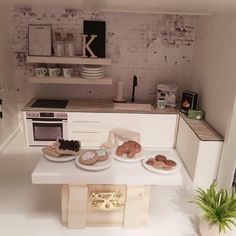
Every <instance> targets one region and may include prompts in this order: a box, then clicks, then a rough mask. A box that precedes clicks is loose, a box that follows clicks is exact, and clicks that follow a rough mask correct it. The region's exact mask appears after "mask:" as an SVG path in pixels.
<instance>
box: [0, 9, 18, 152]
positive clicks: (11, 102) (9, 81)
mask: <svg viewBox="0 0 236 236" xmlns="http://www.w3.org/2000/svg"><path fill="white" fill-rule="evenodd" d="M7 15H8V11H7V7H4V6H2V5H1V4H0V29H1V34H0V87H3V85H4V86H7V87H8V88H12V85H13V75H12V74H13V73H12V71H13V70H12V62H11V54H10V45H9V34H8V24H7V21H6V19H7ZM1 91H2V90H1ZM0 99H2V102H3V105H2V110H3V119H2V120H0V149H1V147H2V146H3V144H4V142H5V141H6V140H7V138H8V137H9V136H10V135H11V134H12V132H13V131H14V130H15V129H16V127H17V126H18V110H17V103H16V100H15V92H14V91H10V92H0Z"/></svg>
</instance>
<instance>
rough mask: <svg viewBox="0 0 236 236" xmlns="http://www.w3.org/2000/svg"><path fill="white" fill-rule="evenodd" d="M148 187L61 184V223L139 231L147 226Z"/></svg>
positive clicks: (74, 225) (75, 226)
mask: <svg viewBox="0 0 236 236" xmlns="http://www.w3.org/2000/svg"><path fill="white" fill-rule="evenodd" d="M149 199H150V186H127V185H63V186H62V202H61V203H62V205H61V210H62V224H63V225H65V226H68V228H73V229H83V228H85V227H86V226H124V227H125V228H138V227H140V226H141V225H143V224H146V223H147V219H148V207H149Z"/></svg>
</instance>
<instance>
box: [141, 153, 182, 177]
mask: <svg viewBox="0 0 236 236" xmlns="http://www.w3.org/2000/svg"><path fill="white" fill-rule="evenodd" d="M149 158H153V156H148V157H145V158H144V159H143V160H142V164H143V166H144V168H146V169H147V170H150V171H152V172H155V173H158V174H165V175H169V174H174V173H176V172H178V171H179V170H180V168H181V163H180V162H179V160H177V159H176V158H172V157H171V158H168V159H170V160H173V161H175V162H176V166H175V167H173V168H172V169H171V170H164V169H162V168H160V169H159V168H155V167H153V166H151V165H148V164H146V161H147V160H148V159H149Z"/></svg>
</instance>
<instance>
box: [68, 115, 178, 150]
mask: <svg viewBox="0 0 236 236" xmlns="http://www.w3.org/2000/svg"><path fill="white" fill-rule="evenodd" d="M176 124H177V114H130V113H129V114H128V113H89V112H88V113H87V112H69V113H68V138H69V139H78V140H81V144H82V148H86V147H99V146H100V145H101V144H102V143H105V142H107V140H108V137H109V132H110V130H111V129H114V128H117V127H122V128H125V129H129V130H133V131H135V132H138V133H140V135H141V137H140V143H141V145H142V146H143V147H145V148H173V146H174V143H175V135H176Z"/></svg>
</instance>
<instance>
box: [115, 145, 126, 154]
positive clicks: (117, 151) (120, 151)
mask: <svg viewBox="0 0 236 236" xmlns="http://www.w3.org/2000/svg"><path fill="white" fill-rule="evenodd" d="M124 153H125V151H124V148H123V146H122V145H120V146H118V147H117V149H116V155H117V156H119V157H121V156H123V154H124Z"/></svg>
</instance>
